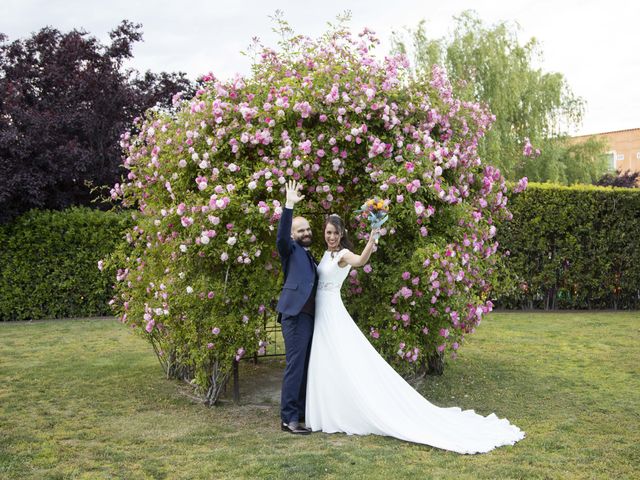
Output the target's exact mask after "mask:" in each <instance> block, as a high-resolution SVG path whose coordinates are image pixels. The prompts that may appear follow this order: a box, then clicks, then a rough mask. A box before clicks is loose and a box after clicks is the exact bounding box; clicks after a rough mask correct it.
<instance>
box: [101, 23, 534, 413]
mask: <svg viewBox="0 0 640 480" xmlns="http://www.w3.org/2000/svg"><path fill="white" fill-rule="evenodd" d="M281 26H282V27H283V28H282V30H283V33H285V34H286V32H287V31H288V30H287V26H286V24H282V25H281ZM376 43H377V39H376V38H375V37H374V35H373V34H372V33H371V32H369V31H368V30H365V31H364V32H362V33H361V34H360V35H359V37H358V38H353V37H352V36H351V35H350V34H349V33H348V32H347V30H346V29H345V28H344V27H343V26H341V25H339V26H338V27H336V28H334V29H332V30H330V31H329V32H327V33H326V34H325V35H324V36H322V37H321V38H320V39H317V40H313V39H310V38H307V37H302V36H292V35H289V36H286V38H285V40H284V41H283V42H281V44H280V51H275V50H272V49H269V48H264V47H262V46H260V45H256V50H255V51H256V52H257V53H256V58H257V59H256V61H255V63H254V65H253V73H252V75H251V76H250V77H248V78H239V77H238V78H235V79H232V80H230V81H219V80H217V79H216V78H215V77H214V76H213V75H206V76H205V77H203V79H202V81H203V85H204V86H203V88H202V89H201V90H199V91H198V92H197V94H196V96H195V97H194V98H192V99H189V100H186V101H182V100H179V99H176V101H177V102H178V105H177V107H178V108H177V113H176V114H171V115H170V114H168V113H163V112H158V111H156V112H148V114H147V116H146V118H145V119H141V120H140V121H139V122H138V123H137V124H136V125H135V126H134V128H135V129H136V132H138V133H137V134H135V135H134V134H131V133H125V134H124V135H123V137H122V146H123V148H124V151H125V154H126V159H125V161H124V166H125V167H126V169H127V170H128V176H127V178H126V179H125V180H124V181H123V183H122V184H117V185H115V187H114V189H113V190H112V195H113V198H114V199H118V200H122V202H123V204H124V205H127V206H135V207H136V208H137V209H138V210H139V212H138V213H137V214H136V216H135V222H136V226H135V227H134V228H133V229H131V231H130V232H129V233H128V241H129V243H130V246H128V247H126V248H124V247H123V249H122V251H121V252H118V253H116V254H115V255H114V256H113V258H112V259H111V261H110V262H111V264H112V265H114V266H117V267H118V275H117V295H116V297H115V298H114V305H115V307H116V309H117V311H118V313H119V315H120V317H121V319H122V321H123V322H125V323H127V324H130V325H131V326H132V327H133V328H134V329H135V330H136V331H138V332H140V333H141V334H142V335H144V336H145V337H147V338H148V339H149V340H150V341H151V342H152V344H153V345H154V348H155V349H156V352H157V353H158V356H159V358H160V360H161V363H162V364H163V366H164V368H165V370H166V371H167V373H168V374H169V375H170V376H180V377H183V378H187V379H190V380H193V382H194V383H195V384H196V385H197V386H198V387H199V388H200V391H201V393H202V394H203V395H204V396H205V398H206V401H207V402H209V403H213V402H215V400H216V399H217V394H218V392H219V388H220V387H221V386H222V385H223V384H224V382H225V380H226V378H227V376H228V372H229V369H230V366H231V363H232V361H233V360H234V359H239V358H241V357H242V356H243V355H247V354H254V353H255V352H258V353H260V352H261V351H262V347H263V346H264V344H265V342H267V341H268V340H269V339H268V338H266V336H265V334H264V331H263V329H262V325H263V324H262V319H263V315H264V313H265V312H268V313H269V314H271V313H272V311H273V310H272V309H273V305H274V301H275V299H276V297H277V295H278V293H279V285H280V279H279V277H280V267H279V264H280V262H279V259H278V257H277V253H276V252H275V227H276V225H277V221H278V219H279V216H280V213H281V211H282V206H281V201H283V200H284V188H283V184H284V183H285V181H286V179H287V178H294V179H298V180H301V181H302V182H303V184H304V185H305V188H306V191H305V193H306V204H305V205H303V206H301V207H300V208H297V211H296V213H298V214H304V215H307V216H308V217H309V218H310V219H311V223H312V227H313V228H314V229H315V232H316V237H319V238H320V239H321V238H322V235H321V232H320V231H319V228H320V225H321V223H322V222H321V217H322V216H323V215H325V214H327V213H338V214H341V215H342V216H343V217H345V218H346V219H347V221H348V222H349V223H350V231H351V232H352V233H353V234H354V236H355V238H356V239H357V240H363V239H365V238H366V237H367V235H368V233H367V232H368V226H367V225H366V224H365V222H363V221H361V219H360V218H359V217H357V216H356V215H354V214H353V211H354V210H355V209H356V208H358V207H359V206H360V205H361V204H362V203H363V201H364V200H365V199H366V198H369V197H372V196H374V195H377V196H381V197H384V198H385V199H386V200H387V201H388V202H389V203H390V205H391V213H390V220H389V222H387V224H386V227H387V229H386V230H385V231H384V232H383V235H382V237H381V239H380V248H379V250H378V252H377V253H375V254H374V256H373V258H372V260H371V264H370V266H369V267H367V268H365V269H362V270H359V271H356V272H352V274H351V275H352V276H351V277H350V280H349V284H348V288H347V289H346V291H345V292H344V294H345V299H346V301H347V303H348V304H349V308H350V309H351V311H352V312H353V314H354V316H355V317H356V319H357V321H358V324H359V326H360V327H361V328H362V330H363V331H364V332H366V333H367V334H370V335H371V340H372V342H373V344H374V345H375V346H376V348H378V349H379V350H380V351H381V352H382V354H383V355H385V356H386V357H387V358H388V359H389V360H390V361H392V362H393V364H394V365H395V367H396V368H398V369H399V370H401V371H402V372H403V373H415V372H417V371H424V370H425V369H426V368H427V366H428V364H429V360H430V359H431V360H434V359H436V360H438V359H441V358H442V355H444V354H445V353H451V354H453V355H455V352H456V350H457V349H458V348H459V346H460V344H461V343H462V342H463V341H464V338H465V335H467V334H469V333H471V332H473V331H474V329H475V327H476V326H477V325H478V324H479V323H480V321H481V320H482V318H483V316H484V314H485V313H487V312H488V311H490V310H491V307H492V304H491V302H489V301H488V297H487V295H488V288H489V285H490V283H491V282H490V278H491V277H492V276H493V275H494V263H495V257H496V255H495V253H496V249H497V243H496V242H495V238H494V236H495V233H496V229H495V226H494V224H493V223H494V221H495V219H498V218H508V217H509V212H508V211H507V210H506V203H507V198H506V193H507V190H506V186H505V183H504V179H503V177H502V176H501V174H500V172H499V171H497V170H496V169H494V168H492V167H490V166H483V164H482V162H481V161H480V159H479V158H478V155H477V148H478V141H479V139H481V138H482V137H483V135H484V133H485V131H486V130H487V128H488V127H489V125H490V123H491V121H492V116H491V114H490V113H489V112H488V111H487V110H486V109H485V108H483V107H482V106H480V105H478V104H475V103H469V102H462V101H460V100H457V99H456V98H455V96H454V94H453V92H452V88H451V85H450V84H449V82H448V80H447V78H446V77H445V75H444V73H443V71H442V70H441V69H440V68H438V67H434V68H433V70H432V71H431V72H430V74H429V75H427V76H420V77H415V76H412V74H411V71H410V70H409V68H408V67H409V65H408V62H407V60H406V58H405V57H403V56H401V55H399V56H394V57H387V58H385V59H384V60H383V61H380V60H378V59H376V58H375V57H374V56H372V53H371V51H372V50H373V48H374V47H375V45H376ZM520 188H522V185H520ZM318 243H320V242H318V241H317V242H316V245H315V246H314V247H313V248H314V249H315V250H317V251H321V250H323V246H320V245H318ZM127 248H131V249H133V253H130V252H128V251H127ZM436 363H437V362H436Z"/></svg>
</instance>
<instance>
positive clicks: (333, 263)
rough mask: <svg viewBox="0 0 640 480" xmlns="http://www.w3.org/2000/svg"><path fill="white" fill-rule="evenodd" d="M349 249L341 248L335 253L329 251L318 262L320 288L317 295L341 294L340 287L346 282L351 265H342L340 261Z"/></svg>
mask: <svg viewBox="0 0 640 480" xmlns="http://www.w3.org/2000/svg"><path fill="white" fill-rule="evenodd" d="M347 252H348V250H346V249H345V250H340V251H339V252H336V253H335V254H334V255H332V254H331V252H329V251H327V252H325V253H324V256H323V257H322V260H320V263H319V264H318V289H317V291H316V295H317V294H318V293H320V294H321V295H326V294H334V295H337V296H338V297H339V296H340V288H342V284H343V283H344V281H345V279H346V278H347V276H349V270H351V266H350V265H347V266H346V267H340V265H339V262H340V260H341V259H342V257H343V255H344V254H345V253H347Z"/></svg>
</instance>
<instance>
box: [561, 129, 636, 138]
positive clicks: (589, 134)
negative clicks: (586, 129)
mask: <svg viewBox="0 0 640 480" xmlns="http://www.w3.org/2000/svg"><path fill="white" fill-rule="evenodd" d="M634 130H640V127H639V128H626V129H624V130H611V131H609V132H597V133H588V134H586V135H575V136H574V137H573V138H580V137H595V136H596V135H608V134H610V133H622V132H632V131H634Z"/></svg>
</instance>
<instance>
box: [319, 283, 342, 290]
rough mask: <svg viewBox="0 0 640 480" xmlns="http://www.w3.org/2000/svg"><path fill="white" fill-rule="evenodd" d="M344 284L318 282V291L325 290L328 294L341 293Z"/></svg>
mask: <svg viewBox="0 0 640 480" xmlns="http://www.w3.org/2000/svg"><path fill="white" fill-rule="evenodd" d="M341 286H342V284H340V283H335V282H322V281H320V282H318V290H324V291H328V292H335V291H340V287H341Z"/></svg>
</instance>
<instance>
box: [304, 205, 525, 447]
mask: <svg viewBox="0 0 640 480" xmlns="http://www.w3.org/2000/svg"><path fill="white" fill-rule="evenodd" d="M377 233H378V231H377V230H373V231H372V232H371V235H370V236H369V241H368V242H367V245H366V247H365V248H364V250H363V251H362V253H361V254H360V255H357V254H355V253H354V252H352V251H351V248H352V247H351V244H350V242H349V240H348V237H347V231H346V229H345V228H344V223H343V222H342V220H341V219H340V217H339V216H337V215H331V216H330V217H329V218H328V220H327V222H326V225H325V228H324V239H325V242H326V244H327V250H326V252H325V253H324V256H323V257H322V260H321V261H320V263H319V264H318V269H317V270H318V286H317V291H316V298H315V303H316V311H315V326H314V331H313V341H312V344H311V354H310V357H309V369H308V373H307V394H306V408H305V411H306V426H307V427H308V428H311V430H313V431H322V432H326V433H334V432H344V433H347V434H357V435H368V434H376V435H386V436H390V437H395V438H399V439H401V440H406V441H408V442H415V443H422V444H426V445H431V446H433V447H437V448H441V449H445V450H452V451H454V452H458V453H482V452H488V451H490V450H492V449H494V448H495V447H499V446H502V445H513V444H514V443H515V442H517V441H518V440H521V439H522V438H524V436H525V433H524V432H523V431H521V430H520V429H519V428H518V427H516V426H514V425H511V424H510V423H509V422H508V421H507V420H506V419H500V418H498V417H497V416H496V415H495V414H493V413H492V414H491V415H489V416H487V417H483V416H481V415H478V414H476V413H475V412H474V411H473V410H464V411H463V410H461V409H460V408H457V407H452V408H440V407H437V406H435V405H433V404H431V403H430V402H429V401H427V400H426V399H425V398H424V397H422V396H421V395H420V394H419V393H418V392H417V391H415V390H414V389H413V388H412V387H411V386H410V385H409V384H408V383H407V382H406V381H405V380H404V379H403V378H402V377H401V376H400V375H399V374H398V373H396V371H395V370H394V369H393V368H392V367H391V366H390V365H389V364H388V363H387V362H386V361H385V360H384V359H383V358H382V357H381V356H380V355H379V354H378V352H377V351H376V350H375V348H374V347H373V346H372V345H371V344H370V343H369V341H368V340H367V338H366V337H365V336H364V335H363V333H362V332H361V331H360V329H359V328H358V327H357V326H356V324H355V323H354V322H353V320H352V318H351V316H350V315H349V313H348V312H347V310H346V309H345V307H344V305H343V303H342V299H341V297H340V288H341V286H342V284H343V282H344V280H345V279H346V278H347V276H348V274H349V270H350V269H351V267H361V266H363V265H364V264H366V263H367V261H368V260H369V257H370V256H371V253H372V251H373V247H374V236H375V235H376V234H377Z"/></svg>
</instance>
